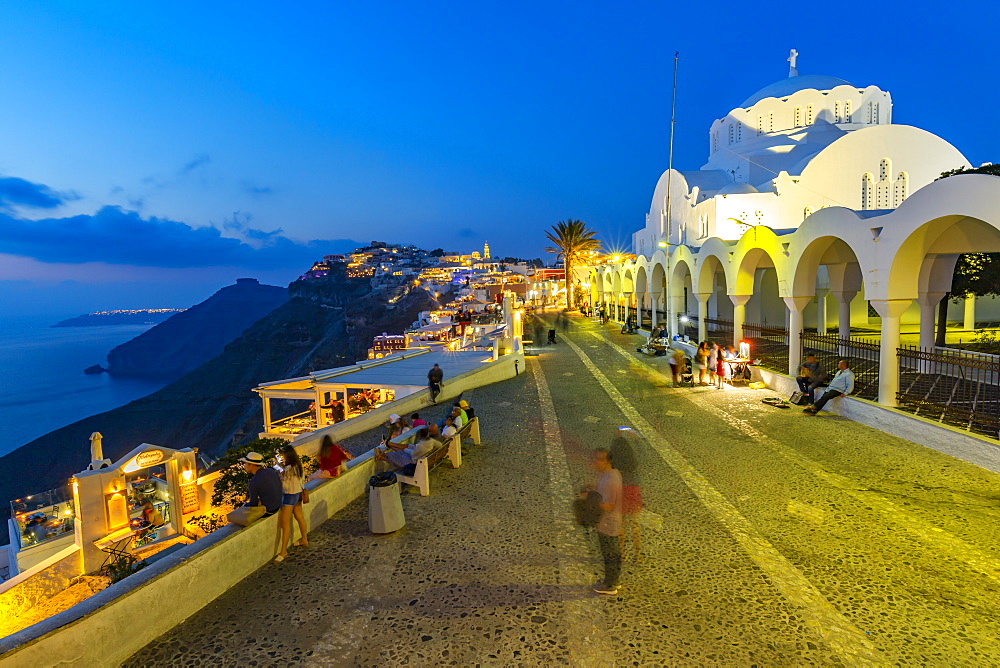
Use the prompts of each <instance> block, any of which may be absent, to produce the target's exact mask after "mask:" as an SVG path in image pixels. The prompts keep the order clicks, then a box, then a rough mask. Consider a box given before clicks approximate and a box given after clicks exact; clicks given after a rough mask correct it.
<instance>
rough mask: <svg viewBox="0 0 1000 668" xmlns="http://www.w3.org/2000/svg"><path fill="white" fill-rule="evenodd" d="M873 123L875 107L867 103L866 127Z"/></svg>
mask: <svg viewBox="0 0 1000 668" xmlns="http://www.w3.org/2000/svg"><path fill="white" fill-rule="evenodd" d="M873 123H875V105H874V104H872V103H871V102H869V103H868V125H872V124H873Z"/></svg>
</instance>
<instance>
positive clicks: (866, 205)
mask: <svg viewBox="0 0 1000 668" xmlns="http://www.w3.org/2000/svg"><path fill="white" fill-rule="evenodd" d="M874 189H875V184H874V183H873V182H872V175H871V174H869V173H868V172H865V175H864V176H862V177H861V209H862V210H868V209H871V208H872V206H873V204H874V202H872V195H873V194H874V193H873V192H872V191H873V190H874Z"/></svg>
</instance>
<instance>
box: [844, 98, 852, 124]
mask: <svg viewBox="0 0 1000 668" xmlns="http://www.w3.org/2000/svg"><path fill="white" fill-rule="evenodd" d="M844 122H845V123H850V122H851V101H850V100H847V101H846V102H844Z"/></svg>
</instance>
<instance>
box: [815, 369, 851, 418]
mask: <svg viewBox="0 0 1000 668" xmlns="http://www.w3.org/2000/svg"><path fill="white" fill-rule="evenodd" d="M837 368H838V371H837V375H835V376H834V377H833V380H831V381H830V385H829V386H828V387H827V388H826V392H824V393H823V396H822V397H820V398H819V401H817V402H816V403H815V404H814V405H812V406H808V407H806V408H804V409H802V412H803V413H805V414H806V415H816V414H817V413H819V412H820V411H821V410H823V406H825V405H826V402H828V401H830V399H834V398H836V397H839V396H842V395H847V394H850V393H851V392H853V391H854V372H853V371H851V367H850V365H849V364H848V363H847V360H840V361H839V362H837Z"/></svg>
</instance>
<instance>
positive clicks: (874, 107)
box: [872, 102, 879, 125]
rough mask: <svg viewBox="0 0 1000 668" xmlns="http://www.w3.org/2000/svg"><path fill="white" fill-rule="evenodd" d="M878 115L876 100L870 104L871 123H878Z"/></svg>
mask: <svg viewBox="0 0 1000 668" xmlns="http://www.w3.org/2000/svg"><path fill="white" fill-rule="evenodd" d="M878 116H879V114H878V102H875V103H874V104H872V124H873V125H878V124H879V118H878Z"/></svg>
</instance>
